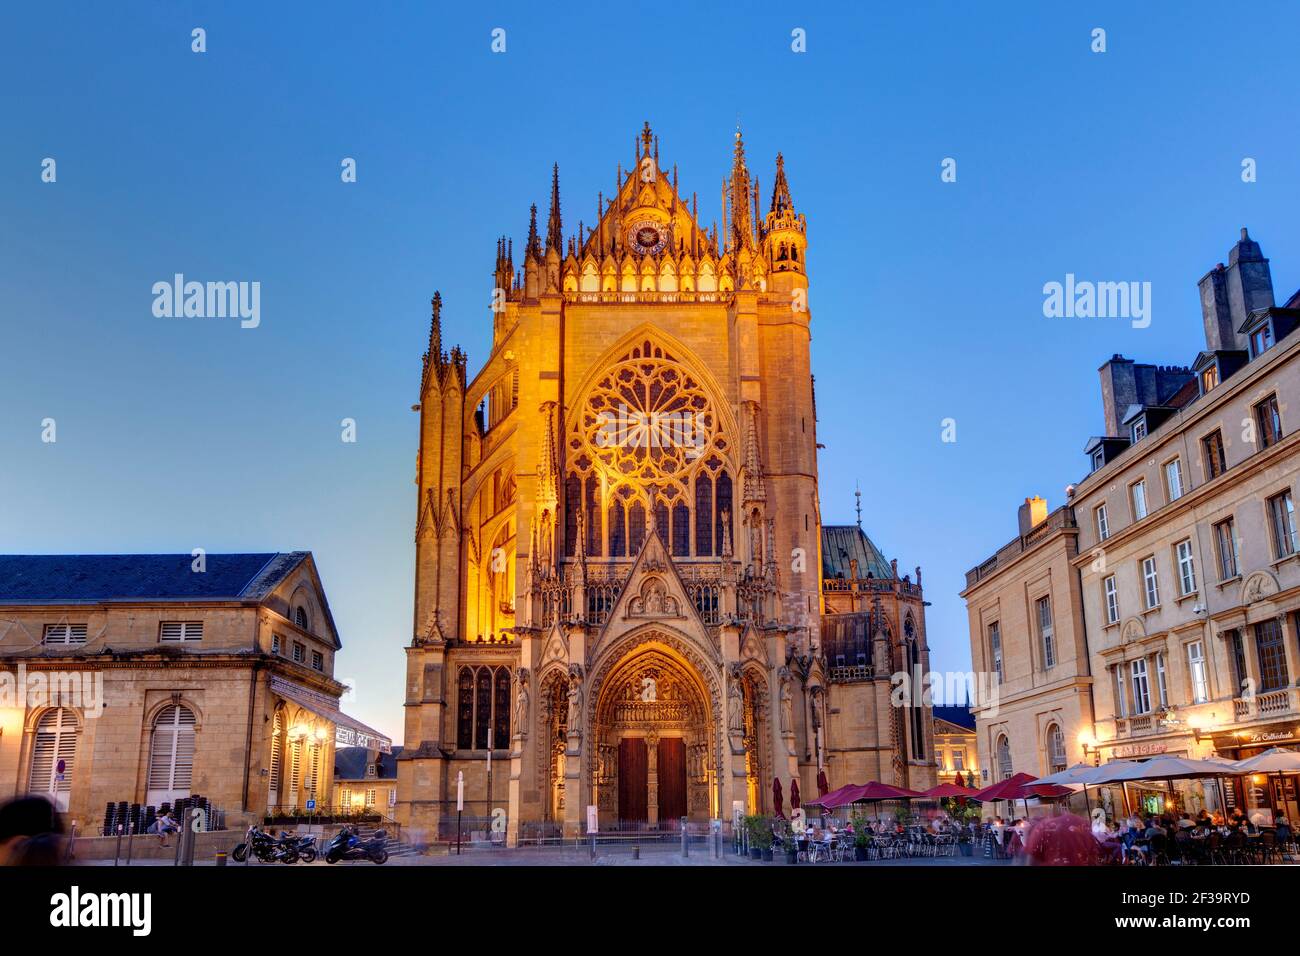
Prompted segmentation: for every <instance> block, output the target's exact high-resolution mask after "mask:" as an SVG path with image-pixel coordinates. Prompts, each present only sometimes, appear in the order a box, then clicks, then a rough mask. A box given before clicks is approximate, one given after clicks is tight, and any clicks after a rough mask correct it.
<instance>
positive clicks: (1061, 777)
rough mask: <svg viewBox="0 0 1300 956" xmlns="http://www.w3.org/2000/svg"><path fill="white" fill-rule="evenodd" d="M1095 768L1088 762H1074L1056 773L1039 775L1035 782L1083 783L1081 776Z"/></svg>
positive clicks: (1067, 784)
mask: <svg viewBox="0 0 1300 956" xmlns="http://www.w3.org/2000/svg"><path fill="white" fill-rule="evenodd" d="M1096 769H1097V768H1096V767H1094V766H1093V765H1092V764H1090V763H1076V764H1075V765H1074V766H1073V767H1066V768H1065V769H1064V770H1058V771H1057V772H1056V773H1052V774H1048V775H1047V776H1046V777H1039V778H1038V779H1037V780H1035V781H1034V782H1035V783H1055V784H1062V785H1065V786H1069V785H1070V784H1080V783H1083V782H1084V781H1083V778H1084V777H1085V776H1087V775H1088V774H1090V773H1092V772H1093V771H1095V770H1096Z"/></svg>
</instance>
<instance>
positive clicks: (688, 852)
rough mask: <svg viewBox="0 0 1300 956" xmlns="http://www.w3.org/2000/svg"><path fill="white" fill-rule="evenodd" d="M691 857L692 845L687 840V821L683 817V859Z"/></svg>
mask: <svg viewBox="0 0 1300 956" xmlns="http://www.w3.org/2000/svg"><path fill="white" fill-rule="evenodd" d="M690 855H691V849H690V844H689V843H688V842H687V838H686V819H685V818H684V817H683V818H682V857H683V858H685V857H688V856H690Z"/></svg>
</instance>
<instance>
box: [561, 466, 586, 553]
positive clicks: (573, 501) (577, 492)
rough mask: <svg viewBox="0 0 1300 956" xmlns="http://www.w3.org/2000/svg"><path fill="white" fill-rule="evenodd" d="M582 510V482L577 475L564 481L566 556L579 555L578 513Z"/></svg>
mask: <svg viewBox="0 0 1300 956" xmlns="http://www.w3.org/2000/svg"><path fill="white" fill-rule="evenodd" d="M581 509H582V482H580V481H579V480H578V478H577V476H576V475H570V476H569V477H568V478H566V479H565V481H564V555H565V557H568V558H571V557H573V556H574V555H575V554H577V553H578V551H577V548H578V512H579V511H580V510H581Z"/></svg>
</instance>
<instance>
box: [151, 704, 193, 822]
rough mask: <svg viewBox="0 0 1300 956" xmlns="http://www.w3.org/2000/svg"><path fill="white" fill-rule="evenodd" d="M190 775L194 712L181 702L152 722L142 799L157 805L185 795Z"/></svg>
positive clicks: (171, 801)
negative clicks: (144, 788)
mask: <svg viewBox="0 0 1300 956" xmlns="http://www.w3.org/2000/svg"><path fill="white" fill-rule="evenodd" d="M193 775H194V711H192V710H190V709H189V708H188V707H186V706H184V705H182V704H169V705H167V706H166V707H164V708H163V709H162V710H160V711H159V712H158V716H157V717H155V718H154V722H153V734H152V739H151V740H150V743H149V786H148V792H147V793H146V794H145V801H146V802H147V803H149V804H152V805H153V806H155V807H157V806H161V805H162V804H163V803H175V802H176V801H177V800H178V799H180V798H181V797H188V796H189V795H190V781H191V779H192V778H193Z"/></svg>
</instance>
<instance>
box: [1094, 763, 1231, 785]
mask: <svg viewBox="0 0 1300 956" xmlns="http://www.w3.org/2000/svg"><path fill="white" fill-rule="evenodd" d="M1128 764H1129V765H1128V766H1126V767H1115V764H1113V763H1112V764H1107V766H1109V767H1115V770H1114V771H1113V772H1112V773H1111V774H1109V775H1108V776H1106V777H1104V778H1102V779H1097V780H1094V781H1093V783H1122V782H1124V781H1126V780H1199V779H1201V778H1203V777H1222V776H1224V775H1225V774H1231V775H1236V774H1239V773H1241V772H1242V771H1241V770H1239V769H1238V768H1237V766H1236V764H1234V763H1232V762H1231V761H1228V760H1191V759H1188V758H1187V757H1152V758H1151V759H1150V760H1143V761H1128Z"/></svg>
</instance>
